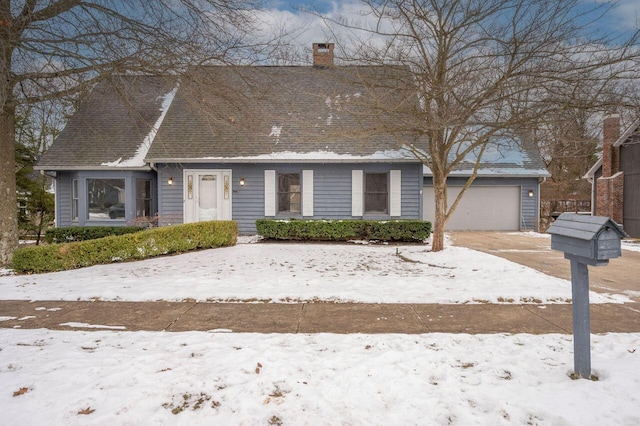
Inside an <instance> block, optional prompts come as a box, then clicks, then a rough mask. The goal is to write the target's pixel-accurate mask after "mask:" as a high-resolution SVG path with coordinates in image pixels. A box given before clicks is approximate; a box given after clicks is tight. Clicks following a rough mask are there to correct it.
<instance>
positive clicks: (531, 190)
mask: <svg viewBox="0 0 640 426" xmlns="http://www.w3.org/2000/svg"><path fill="white" fill-rule="evenodd" d="M529 197H533V189H530V190H529Z"/></svg>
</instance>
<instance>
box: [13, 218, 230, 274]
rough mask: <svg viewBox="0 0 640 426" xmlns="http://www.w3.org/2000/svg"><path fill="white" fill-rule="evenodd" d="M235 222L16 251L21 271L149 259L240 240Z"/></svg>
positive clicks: (16, 268) (15, 259)
mask: <svg viewBox="0 0 640 426" xmlns="http://www.w3.org/2000/svg"><path fill="white" fill-rule="evenodd" d="M237 235H238V224H237V222H235V221H211V222H198V223H189V224H184V225H174V226H165V227H161V228H152V229H148V230H145V231H140V232H135V233H128V234H124V235H111V236H107V237H104V238H99V239H93V240H86V241H75V242H70V243H62V244H51V245H46V246H34V247H24V248H21V249H18V250H16V251H15V252H14V254H13V260H12V265H11V267H12V268H13V270H14V271H15V272H17V273H36V274H37V273H44V272H54V271H63V270H68V269H75V268H82V267H84V266H91V265H97V264H105V263H112V262H121V261H127V260H139V259H146V258H149V257H153V256H161V255H166V254H172V253H184V252H187V251H190V250H197V249H208V248H214V247H224V246H231V245H234V244H235V243H236V238H237Z"/></svg>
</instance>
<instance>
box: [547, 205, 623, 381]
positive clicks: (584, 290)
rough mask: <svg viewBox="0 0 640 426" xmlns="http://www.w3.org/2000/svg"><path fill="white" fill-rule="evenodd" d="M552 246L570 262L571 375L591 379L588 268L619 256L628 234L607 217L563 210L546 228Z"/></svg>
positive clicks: (603, 263) (606, 262) (604, 263)
mask: <svg viewBox="0 0 640 426" xmlns="http://www.w3.org/2000/svg"><path fill="white" fill-rule="evenodd" d="M548 232H549V233H550V234H551V248H552V249H553V250H560V251H563V252H564V257H565V259H569V260H570V261H571V304H572V305H573V308H572V318H573V363H574V367H575V372H574V374H575V375H576V376H577V377H582V378H585V379H588V378H591V352H590V351H591V349H590V348H591V344H590V339H591V337H590V335H591V325H590V324H591V319H590V317H589V270H588V267H587V265H592V266H602V265H606V264H608V263H609V259H614V258H616V257H620V256H621V254H622V247H621V243H620V239H621V238H623V237H628V235H627V233H626V232H624V231H623V230H622V228H621V227H620V226H619V225H618V224H617V223H615V222H614V221H613V220H611V219H610V218H608V217H602V216H586V215H579V214H575V213H562V214H561V215H560V216H558V218H557V219H556V221H555V222H553V224H552V225H551V226H550V227H549V230H548Z"/></svg>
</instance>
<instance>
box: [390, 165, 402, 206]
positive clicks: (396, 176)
mask: <svg viewBox="0 0 640 426" xmlns="http://www.w3.org/2000/svg"><path fill="white" fill-rule="evenodd" d="M389 181H390V182H389V187H390V188H389V200H390V202H389V216H402V171H401V170H391V173H390V175H389Z"/></svg>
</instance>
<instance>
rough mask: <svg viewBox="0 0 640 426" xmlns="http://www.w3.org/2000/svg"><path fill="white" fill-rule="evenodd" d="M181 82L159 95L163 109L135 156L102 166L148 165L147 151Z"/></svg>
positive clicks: (105, 163)
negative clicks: (146, 159)
mask: <svg viewBox="0 0 640 426" xmlns="http://www.w3.org/2000/svg"><path fill="white" fill-rule="evenodd" d="M179 86H180V84H179V83H178V84H177V85H176V86H175V87H174V88H173V89H172V90H171V91H170V92H169V93H166V94H164V95H161V96H159V97H158V100H160V99H162V104H161V105H160V108H159V110H160V111H161V114H160V116H159V117H158V119H157V120H156V122H155V123H154V125H153V126H152V127H151V130H150V131H149V133H148V134H147V135H146V136H145V137H144V138H143V139H142V143H141V144H140V146H139V147H138V149H137V150H136V153H135V154H134V156H133V157H131V158H129V159H126V160H123V159H122V157H120V158H118V159H117V160H115V161H109V162H104V163H102V164H101V166H106V167H143V166H145V165H146V162H145V157H146V156H147V152H149V148H151V144H152V143H153V140H154V139H155V137H156V134H157V133H158V129H159V128H160V125H161V124H162V121H163V120H164V117H165V116H166V115H167V111H168V110H169V107H170V106H171V102H173V99H174V97H175V95H176V92H177V91H178V87H179Z"/></svg>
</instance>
